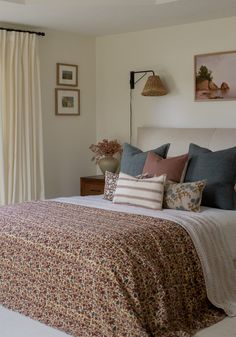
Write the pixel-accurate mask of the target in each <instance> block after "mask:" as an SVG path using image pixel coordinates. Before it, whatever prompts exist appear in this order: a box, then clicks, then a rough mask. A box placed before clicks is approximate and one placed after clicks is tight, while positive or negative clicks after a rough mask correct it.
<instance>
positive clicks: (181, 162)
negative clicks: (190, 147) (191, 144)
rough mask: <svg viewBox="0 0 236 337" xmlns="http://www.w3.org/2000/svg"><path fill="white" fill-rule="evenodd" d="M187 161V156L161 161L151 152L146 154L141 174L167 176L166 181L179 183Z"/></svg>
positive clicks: (160, 158)
mask: <svg viewBox="0 0 236 337" xmlns="http://www.w3.org/2000/svg"><path fill="white" fill-rule="evenodd" d="M187 161H188V154H184V155H182V156H177V157H172V158H167V159H163V158H162V157H160V156H158V155H157V154H155V153H153V152H152V151H150V152H148V155H147V158H146V161H145V164H144V167H143V174H151V175H156V176H160V175H162V174H167V178H166V180H172V181H175V182H180V181H181V177H182V173H183V171H184V169H185V167H186V164H187Z"/></svg>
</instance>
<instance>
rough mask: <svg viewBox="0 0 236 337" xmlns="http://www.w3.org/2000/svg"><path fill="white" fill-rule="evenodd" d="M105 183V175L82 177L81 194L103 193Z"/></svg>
mask: <svg viewBox="0 0 236 337" xmlns="http://www.w3.org/2000/svg"><path fill="white" fill-rule="evenodd" d="M104 184H105V178H104V176H91V177H81V178H80V194H81V195H82V196H85V195H98V194H103V193H104Z"/></svg>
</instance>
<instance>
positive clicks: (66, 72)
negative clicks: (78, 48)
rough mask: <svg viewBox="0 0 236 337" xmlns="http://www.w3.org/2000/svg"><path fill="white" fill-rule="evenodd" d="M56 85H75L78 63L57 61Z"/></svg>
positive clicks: (76, 82)
mask: <svg viewBox="0 0 236 337" xmlns="http://www.w3.org/2000/svg"><path fill="white" fill-rule="evenodd" d="M57 85H59V86H60V85H63V86H70V87H77V86H78V65H75V64H66V63H57Z"/></svg>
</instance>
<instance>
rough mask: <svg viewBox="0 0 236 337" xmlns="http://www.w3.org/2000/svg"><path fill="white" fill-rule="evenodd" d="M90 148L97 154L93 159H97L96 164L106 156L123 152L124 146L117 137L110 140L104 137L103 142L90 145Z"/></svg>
mask: <svg viewBox="0 0 236 337" xmlns="http://www.w3.org/2000/svg"><path fill="white" fill-rule="evenodd" d="M89 149H90V150H91V151H92V152H94V154H95V155H94V156H93V158H92V161H95V162H96V164H97V163H98V162H99V160H100V159H101V158H103V157H105V156H109V157H113V155H114V154H116V153H119V154H121V153H122V146H121V144H120V143H119V142H118V141H117V140H116V139H115V140H110V141H109V140H108V139H103V140H102V141H101V142H98V144H92V145H90V147H89Z"/></svg>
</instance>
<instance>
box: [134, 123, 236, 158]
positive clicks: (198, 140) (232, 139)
mask: <svg viewBox="0 0 236 337" xmlns="http://www.w3.org/2000/svg"><path fill="white" fill-rule="evenodd" d="M165 143H171V146H170V149H169V152H168V156H170V157H171V156H178V155H181V154H183V153H187V152H188V147H189V144H190V143H195V144H197V145H200V146H203V147H207V148H209V149H211V150H213V151H217V150H222V149H226V148H229V147H233V146H236V129H183V128H180V129H177V128H155V127H140V128H138V140H137V146H138V147H140V148H141V149H142V150H144V151H145V150H150V149H154V148H156V147H158V146H160V145H162V144H165Z"/></svg>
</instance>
